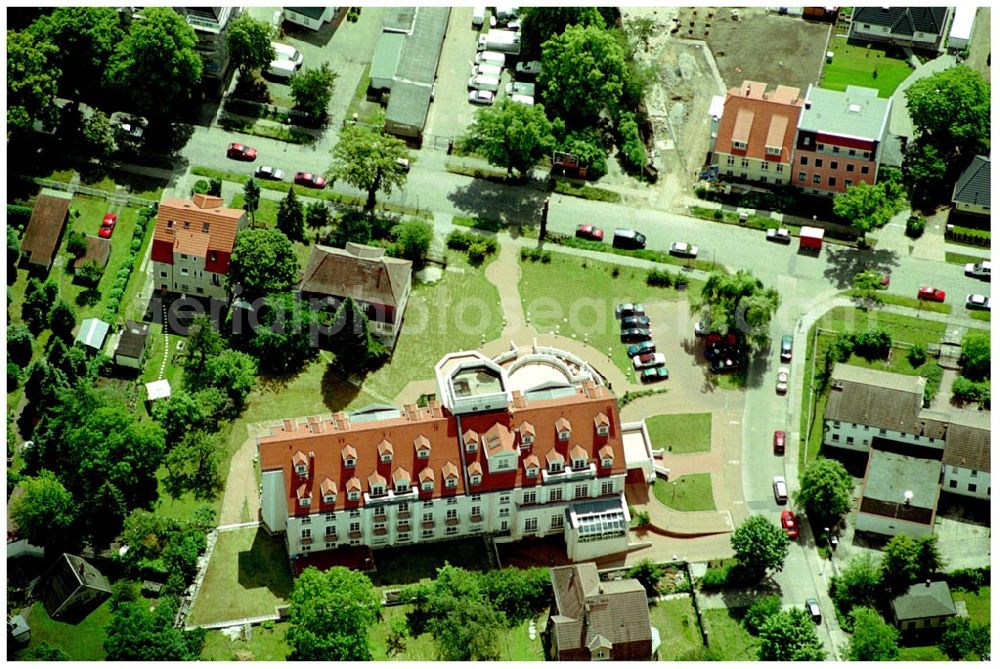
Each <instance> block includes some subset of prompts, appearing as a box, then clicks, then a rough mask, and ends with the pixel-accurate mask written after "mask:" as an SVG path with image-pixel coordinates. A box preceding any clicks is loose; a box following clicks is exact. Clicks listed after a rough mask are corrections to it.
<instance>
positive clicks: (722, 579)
mask: <svg viewBox="0 0 1000 669" xmlns="http://www.w3.org/2000/svg"><path fill="white" fill-rule="evenodd" d="M728 581H729V568H728V567H709V568H708V569H706V570H705V575H704V576H702V577H701V588H702V590H705V589H711V588H722V587H724V586H725V585H726V583H727V582H728Z"/></svg>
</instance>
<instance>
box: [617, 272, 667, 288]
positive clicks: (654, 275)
mask: <svg viewBox="0 0 1000 669" xmlns="http://www.w3.org/2000/svg"><path fill="white" fill-rule="evenodd" d="M616 269H617V268H616ZM646 285H649V286H654V287H656V288H670V286H672V285H674V275H673V274H671V273H670V272H668V271H667V270H665V269H651V270H649V271H648V272H647V273H646Z"/></svg>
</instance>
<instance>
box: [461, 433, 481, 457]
mask: <svg viewBox="0 0 1000 669" xmlns="http://www.w3.org/2000/svg"><path fill="white" fill-rule="evenodd" d="M462 443H464V444H465V452H466V453H475V452H476V450H477V449H478V448H479V433H478V432H476V431H475V430H466V432H465V434H463V435H462Z"/></svg>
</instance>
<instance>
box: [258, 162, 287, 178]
mask: <svg viewBox="0 0 1000 669" xmlns="http://www.w3.org/2000/svg"><path fill="white" fill-rule="evenodd" d="M255 175H256V177H257V178H258V179H266V180H268V181H281V180H282V179H284V178H285V171H284V170H283V169H280V168H278V167H271V166H270V165H261V166H260V167H258V168H257V172H256V173H255Z"/></svg>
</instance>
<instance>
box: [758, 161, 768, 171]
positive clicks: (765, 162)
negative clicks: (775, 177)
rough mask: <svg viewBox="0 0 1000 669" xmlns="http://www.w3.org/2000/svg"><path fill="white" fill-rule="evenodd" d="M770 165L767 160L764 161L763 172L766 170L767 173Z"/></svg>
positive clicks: (762, 164) (761, 167) (761, 166)
mask: <svg viewBox="0 0 1000 669" xmlns="http://www.w3.org/2000/svg"><path fill="white" fill-rule="evenodd" d="M769 164H770V163H768V162H767V161H766V160H765V161H763V162H762V163H761V164H760V169H762V170H764V171H765V172H766V171H767V170H768V169H769V168H768V165H769Z"/></svg>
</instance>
